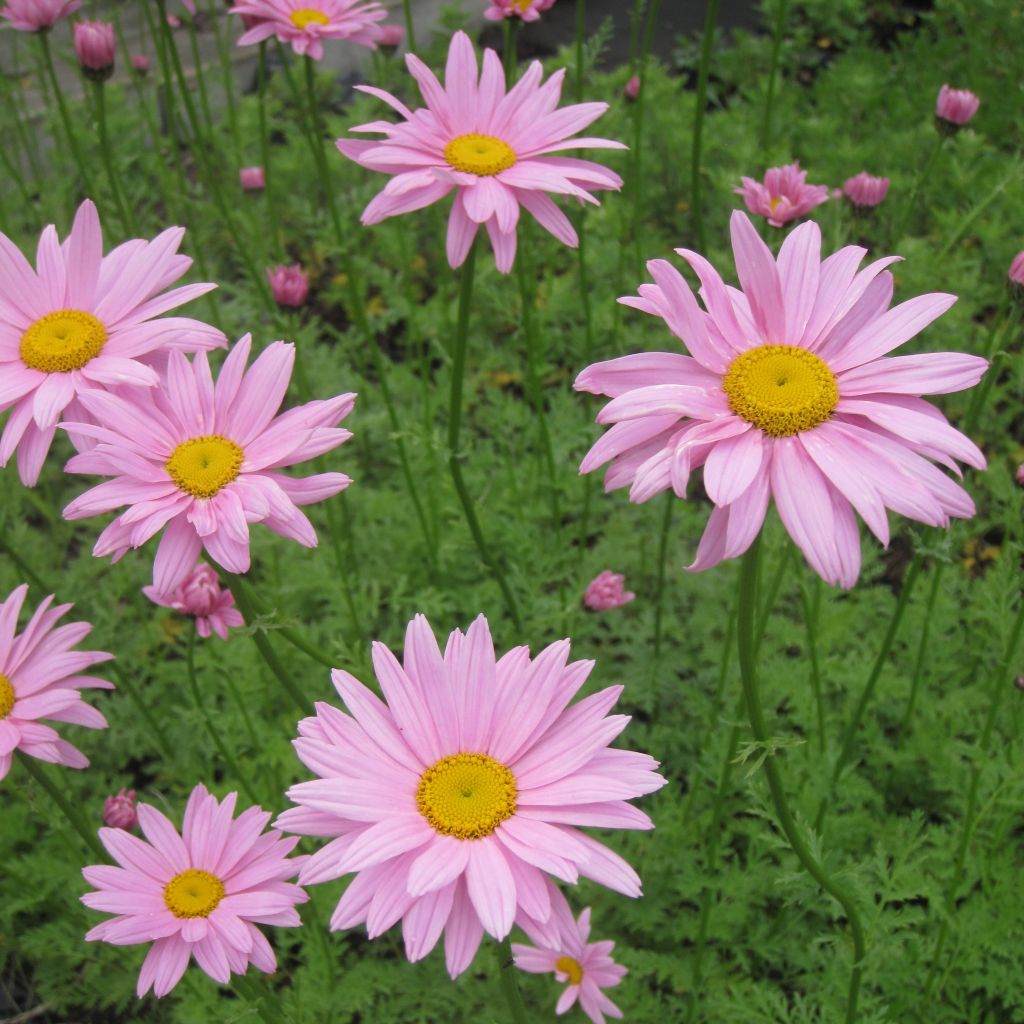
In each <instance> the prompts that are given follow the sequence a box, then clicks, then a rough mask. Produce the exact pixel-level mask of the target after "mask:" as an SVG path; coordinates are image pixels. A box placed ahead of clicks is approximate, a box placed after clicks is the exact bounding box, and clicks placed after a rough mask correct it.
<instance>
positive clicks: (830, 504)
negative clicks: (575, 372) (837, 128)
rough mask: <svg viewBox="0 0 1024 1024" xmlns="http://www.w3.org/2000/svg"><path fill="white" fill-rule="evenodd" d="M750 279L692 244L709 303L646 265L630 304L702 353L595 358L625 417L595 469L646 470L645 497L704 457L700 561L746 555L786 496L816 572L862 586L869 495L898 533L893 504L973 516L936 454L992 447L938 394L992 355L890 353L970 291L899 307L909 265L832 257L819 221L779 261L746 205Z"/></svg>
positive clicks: (606, 440) (640, 483)
mask: <svg viewBox="0 0 1024 1024" xmlns="http://www.w3.org/2000/svg"><path fill="white" fill-rule="evenodd" d="M732 243H733V252H734V255H735V258H736V270H737V273H738V275H739V280H740V284H741V285H742V287H743V290H742V291H738V290H737V289H735V288H730V287H729V286H727V285H725V284H724V283H723V282H722V279H721V278H720V277H719V275H718V273H717V272H716V271H715V269H714V268H713V267H712V266H711V264H710V263H708V262H707V260H705V259H704V258H703V257H702V256H699V255H697V253H695V252H690V251H689V250H687V249H677V250H676V252H678V253H679V255H680V256H682V257H683V259H685V260H686V261H687V262H688V263H689V264H690V266H691V267H692V268H693V270H694V272H695V273H696V275H697V277H698V278H699V279H700V283H701V289H700V295H701V298H702V299H703V300H704V306H705V309H706V312H705V311H704V310H702V309H700V307H699V306H698V305H697V301H696V299H695V298H694V296H693V293H692V292H691V291H690V288H689V286H688V285H687V283H686V282H685V281H684V279H683V278H682V276H681V275H680V274H679V272H678V271H676V270H675V269H674V268H673V267H672V266H670V265H669V264H668V263H666V262H665V261H664V260H652V261H651V262H650V263H648V264H647V267H648V269H649V270H650V272H651V274H652V275H653V277H654V280H655V282H656V283H655V284H645V285H641V286H640V297H639V298H624V299H620V300H619V301H620V302H623V303H625V304H626V305H629V306H635V307H636V308H637V309H640V310H643V311H644V312H646V313H651V314H652V315H654V316H659V317H661V318H662V319H664V320H665V322H666V324H667V325H668V327H669V330H671V331H672V333H673V334H675V335H676V337H678V338H679V339H680V340H681V341H682V342H683V343H684V345H685V346H686V349H687V350H688V351H689V353H690V355H680V354H676V353H667V352H655V353H644V354H639V355H631V356H624V357H622V358H620V359H612V360H610V361H608V362H604V363H595V364H594V365H593V366H590V367H587V369H585V370H584V371H583V372H582V373H581V374H580V375H579V377H578V378H577V379H576V388H577V389H578V390H581V391H590V392H592V393H594V394H599V395H607V396H608V397H610V398H611V399H612V401H611V402H609V403H608V404H607V405H606V406H605V407H604V409H602V410H601V412H600V413H599V415H598V417H597V420H598V422H599V423H610V424H613V426H612V429H611V430H609V431H608V433H607V434H605V436H604V437H602V438H601V440H600V441H598V442H597V444H595V445H594V447H593V448H592V449H591V450H590V452H589V453H588V454H587V456H586V458H585V459H584V460H583V464H582V465H581V467H580V471H581V472H583V473H589V472H590V471H591V470H593V469H596V468H597V467H598V466H601V465H603V464H604V463H606V462H611V466H610V468H609V470H608V474H607V476H606V478H605V488H606V490H614V489H615V488H618V487H625V486H626V485H627V484H628V485H630V499H631V500H632V501H636V502H641V501H647V500H648V499H649V498H652V497H653V496H654V495H655V494H658V493H659V492H661V491H664V490H667V489H668V488H669V487H671V488H672V489H673V491H674V492H675V494H676V495H677V496H679V497H681V498H682V497H685V496H686V487H687V481H688V480H689V476H690V473H691V472H692V470H694V469H696V468H697V467H698V466H703V467H704V487H705V489H706V491H707V493H708V496H709V497H710V498H711V500H712V501H713V502H714V504H715V508H714V510H713V511H712V513H711V518H710V520H709V521H708V525H707V529H706V530H705V531H704V536H703V537H702V538H701V541H700V545H699V547H698V549H697V558H696V561H695V562H694V563H693V565H691V566H690V568H691V569H707V568H709V567H711V566H713V565H716V564H717V563H718V562H720V561H721V560H722V559H723V558H735V557H736V556H737V555H740V554H742V553H743V552H744V551H745V550H746V549H747V548H748V547H749V546H750V544H751V542H752V541H753V539H754V537H756V536H757V533H758V531H759V530H760V528H761V524H762V522H763V520H764V516H765V512H766V510H767V508H768V499H769V497H774V499H775V506H776V508H777V509H778V512H779V516H780V518H781V519H782V522H783V525H784V526H785V527H786V529H787V530H788V531H789V534H790V536H791V537H792V538H793V540H794V541H795V542H796V544H797V545H798V546H799V548H800V550H801V551H803V553H804V555H805V556H806V558H807V560H808V562H810V564H811V566H812V567H813V568H814V570H815V571H816V572H817V573H818V574H819V575H821V576H822V577H823V578H824V579H825V580H827V581H828V582H829V583H832V584H836V583H838V584H839V585H840V586H843V587H851V586H852V585H853V584H854V582H855V581H856V579H857V575H858V573H859V571H860V539H859V536H858V531H857V523H856V520H855V518H854V514H853V512H854V509H856V511H857V512H858V513H859V514H860V516H861V518H863V520H864V521H865V522H866V523H867V525H868V527H869V529H870V530H871V531H872V532H873V533H874V534H875V536H877V537H878V539H879V540H880V541H881V542H882V543H883V544H888V542H889V523H888V520H887V518H886V509H887V508H889V509H892V510H893V511H894V512H896V513H898V514H900V515H905V516H907V517H909V518H911V519H916V520H918V521H919V522H923V523H928V524H929V525H931V526H947V525H948V524H949V519H950V517H951V516H955V517H958V518H968V517H970V516H972V515H973V514H974V503H973V502H972V501H971V498H970V496H969V495H968V494H967V492H966V491H964V490H963V488H962V487H960V486H959V485H958V484H956V483H955V482H954V481H953V480H951V479H950V478H949V477H948V476H947V475H946V474H945V473H943V472H942V471H941V470H940V469H938V468H937V467H936V466H935V465H933V462H938V463H940V464H942V465H944V466H946V467H948V468H949V469H952V470H954V471H955V472H958V470H957V467H956V462H955V461H954V460H957V459H959V460H960V461H962V462H966V463H967V464H968V465H971V466H975V467H977V468H979V469H980V468H983V467H984V465H985V458H984V456H983V455H982V453H981V452H980V451H979V450H978V448H977V446H976V445H975V444H973V443H972V442H971V441H970V440H969V439H968V438H967V437H965V436H964V435H963V434H961V433H960V432H959V431H957V430H954V429H953V427H951V426H950V425H949V423H948V422H947V421H946V418H945V417H944V416H943V415H942V413H941V412H939V410H938V409H936V408H935V407H934V406H933V405H931V404H930V403H929V402H926V401H924V400H923V399H922V398H921V397H919V396H921V395H923V394H945V393H947V392H952V391H961V390H963V389H965V388H969V387H972V386H973V385H974V384H976V383H977V381H978V379H979V378H980V377H981V375H982V373H984V371H985V367H986V366H987V363H986V362H985V360H984V359H980V358H978V357H977V356H971V355H963V354H961V353H958V352H935V353H929V354H924V355H910V356H889V355H888V353H889V352H891V351H892V350H893V349H895V348H898V347H899V346H900V345H902V344H903V343H904V342H905V341H907V340H909V339H910V338H912V337H913V336H914V335H915V334H917V333H918V332H919V331H921V330H923V329H924V328H925V327H926V326H927V325H928V324H930V323H931V322H932V321H933V320H934V319H935V318H936V317H938V316H940V315H941V314H942V313H944V312H945V311H946V310H947V309H949V307H950V306H951V305H952V304H953V303H954V302H955V301H956V296H955V295H946V294H943V293H941V292H935V293H932V294H928V295H920V296H917V297H916V298H913V299H910V300H908V301H907V302H903V303H901V304H900V305H898V306H894V307H893V308H892V309H890V308H889V303H890V300H891V299H892V290H893V279H892V274H891V273H889V272H888V271H886V270H885V269H884V268H885V267H887V266H888V265H889V264H890V263H893V262H894V261H895V260H896V259H898V257H895V256H890V257H886V258H884V259H880V260H877V261H875V262H874V263H872V264H871V265H870V266H868V267H866V268H865V269H864V270H861V271H859V272H858V270H857V267H858V265H859V264H860V262H861V260H862V259H863V258H864V255H865V251H866V250H864V249H862V248H860V247H859V246H847V247H846V248H844V249H840V250H839V251H838V252H836V253H834V254H833V255H832V256H830V257H828V259H826V260H825V261H824V262H822V261H821V258H820V249H821V232H820V231H819V229H818V226H817V225H816V224H814V223H813V222H811V223H807V224H802V225H801V226H800V227H798V228H797V229H796V230H795V231H794V232H793V233H792V234H791V235H790V236H789V237H788V238H787V239H786V240H785V241H784V242H783V244H782V247H781V249H780V250H779V257H778V260H776V259H774V258H773V257H772V254H771V251H770V250H769V249H768V247H767V246H766V245H765V244H764V242H762V241H761V239H760V238H759V237H758V235H757V232H756V231H755V230H754V228H753V226H752V225H751V223H750V221H749V220H748V219H747V217H746V216H745V215H744V214H742V213H740V212H739V211H737V212H735V213H733V215H732Z"/></svg>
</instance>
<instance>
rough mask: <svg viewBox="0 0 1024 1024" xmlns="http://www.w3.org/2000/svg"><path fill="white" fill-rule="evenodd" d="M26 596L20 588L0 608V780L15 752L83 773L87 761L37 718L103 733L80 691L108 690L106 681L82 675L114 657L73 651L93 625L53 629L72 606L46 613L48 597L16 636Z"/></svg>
mask: <svg viewBox="0 0 1024 1024" xmlns="http://www.w3.org/2000/svg"><path fill="white" fill-rule="evenodd" d="M27 593H28V584H26V583H23V584H22V585H21V586H20V587H16V588H15V589H14V590H13V591H11V593H10V594H9V595H8V596H7V600H6V601H4V602H3V603H0V779H2V778H4V777H5V776H6V775H7V773H8V772H9V771H10V770H11V758H12V757H13V756H14V751H15V750H20V751H21V752H22V753H23V754H26V755H28V756H29V757H36V758H38V759H39V760H40V761H49V762H50V763H51V764H62V765H66V766H67V767H68V768H85V767H86V766H87V765H88V764H89V759H88V758H87V757H86V756H85V755H84V754H83V753H82V752H81V751H80V750H78V749H77V748H76V747H73V746H72V745H71V744H70V743H68V741H67V740H64V739H61V736H60V734H59V733H58V732H57V730H56V729H54V728H53V727H52V726H49V725H44V724H43V722H42V721H41V719H48V720H49V721H51V722H67V723H68V724H70V725H81V726H84V727H85V728H87V729H105V728H106V727H107V720H106V719H105V718H104V717H103V715H101V714H100V713H99V712H98V711H97V710H96V709H95V708H94V707H92V706H91V705H89V704H86V703H85V701H84V700H82V695H81V693H80V692H79V691H80V690H88V689H97V688H99V689H104V690H112V689H113V686H112V685H111V684H110V683H108V682H107V681H106V680H105V679H98V678H96V676H90V675H83V674H82V673H83V672H85V670H86V669H88V668H89V667H90V666H92V665H96V664H98V663H99V662H101V661H109V660H110V659H111V658H112V657H113V655H112V654H107V653H106V652H105V651H75V650H72V648H73V647H74V646H75V644H77V643H78V642H79V641H81V640H84V639H85V638H86V637H87V636H88V635H89V633H90V632H91V630H92V626H91V625H89V623H88V622H68V623H65V624H64V625H63V626H58V625H57V623H58V621H59V620H60V619H61V617H62V616H63V615H64V614H65V613H66V612H67V611H68V610H69V609H70V608H71V605H69V604H59V605H55V606H54V607H52V608H51V607H50V603H51V602H52V601H53V595H52V594H51V595H50V596H49V597H47V598H46V599H45V600H44V601H43V602H42V604H40V605H39V607H38V608H37V609H36V610H35V612H34V613H33V615H32V618H31V619H30V620H29V622H28V625H27V626H25V629H24V630H23V631H22V632H21V633H17V634H16V633H15V630H16V629H17V628H18V614H19V613H20V612H21V606H22V604H24V601H25V595H26V594H27Z"/></svg>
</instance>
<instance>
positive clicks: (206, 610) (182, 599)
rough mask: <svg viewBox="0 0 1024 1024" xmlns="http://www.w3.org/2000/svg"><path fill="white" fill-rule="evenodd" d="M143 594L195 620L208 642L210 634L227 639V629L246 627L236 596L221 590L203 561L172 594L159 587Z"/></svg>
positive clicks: (163, 606) (213, 572)
mask: <svg viewBox="0 0 1024 1024" xmlns="http://www.w3.org/2000/svg"><path fill="white" fill-rule="evenodd" d="M142 592H143V593H144V594H145V595H146V597H148V598H149V599H150V601H152V602H153V604H158V605H160V607H161V608H173V609H174V611H176V612H181V614H182V615H191V616H192V617H193V618H194V619H195V620H196V632H197V633H198V634H199V635H200V636H201V637H202V638H203V639H204V640H205V639H206V638H207V637H209V635H210V633H211V632H214V633H216V634H217V636H219V637H220V638H221V640H227V638H228V629H230V628H231V627H232V626H236V627H237V626H244V625H245V619H243V618H242V613H241V612H240V611H239V610H238V609H237V608H236V607H235V596H234V594H232V593H231V591H230V590H222V589H221V585H220V580H219V579H217V573H216V570H215V569H214V568H213V566H212V565H208V564H207V563H206V562H200V563H199V564H198V565H197V566H196V567H195V568H194V569H193V570H192V572H191V573H190V574H189V575H188V577H187V578H186V579H185V580H184V581H183V582H182V583H180V584H179V585H178V586H177V587H176V588H175V589H174V590H173V591H172V592H171V593H169V594H162V593H160V591H159V590H157V589H156V587H143V588H142Z"/></svg>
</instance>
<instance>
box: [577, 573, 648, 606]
mask: <svg viewBox="0 0 1024 1024" xmlns="http://www.w3.org/2000/svg"><path fill="white" fill-rule="evenodd" d="M635 597H636V594H634V593H633V591H631V590H626V577H625V576H623V574H622V573H621V572H612V571H611V569H605V570H604V572H600V573H598V574H597V575H596V576H595V577H594V578H593V579H592V580H591V581H590V582H589V583H588V584H587V589H586V590H585V591H584V592H583V603H584V604H585V605H586V606H587V607H588V608H589V609H590V610H591V611H595V612H606V611H608V610H609V609H610V608H621V607H622V606H623V605H624V604H629V602H630V601H632V600H633V599H634V598H635Z"/></svg>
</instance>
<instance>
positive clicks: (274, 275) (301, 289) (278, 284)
mask: <svg viewBox="0 0 1024 1024" xmlns="http://www.w3.org/2000/svg"><path fill="white" fill-rule="evenodd" d="M267 280H268V281H269V282H270V290H271V292H272V293H273V295H274V301H275V302H276V303H277V304H278V305H279V306H291V307H294V308H297V307H299V306H301V305H302V304H303V303H304V302H305V301H306V299H307V298H308V296H309V275H308V274H307V273H306V272H305V271H304V270H303V269H302V266H301V265H300V264H298V263H293V264H292V265H291V266H280V267H268V268H267Z"/></svg>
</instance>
